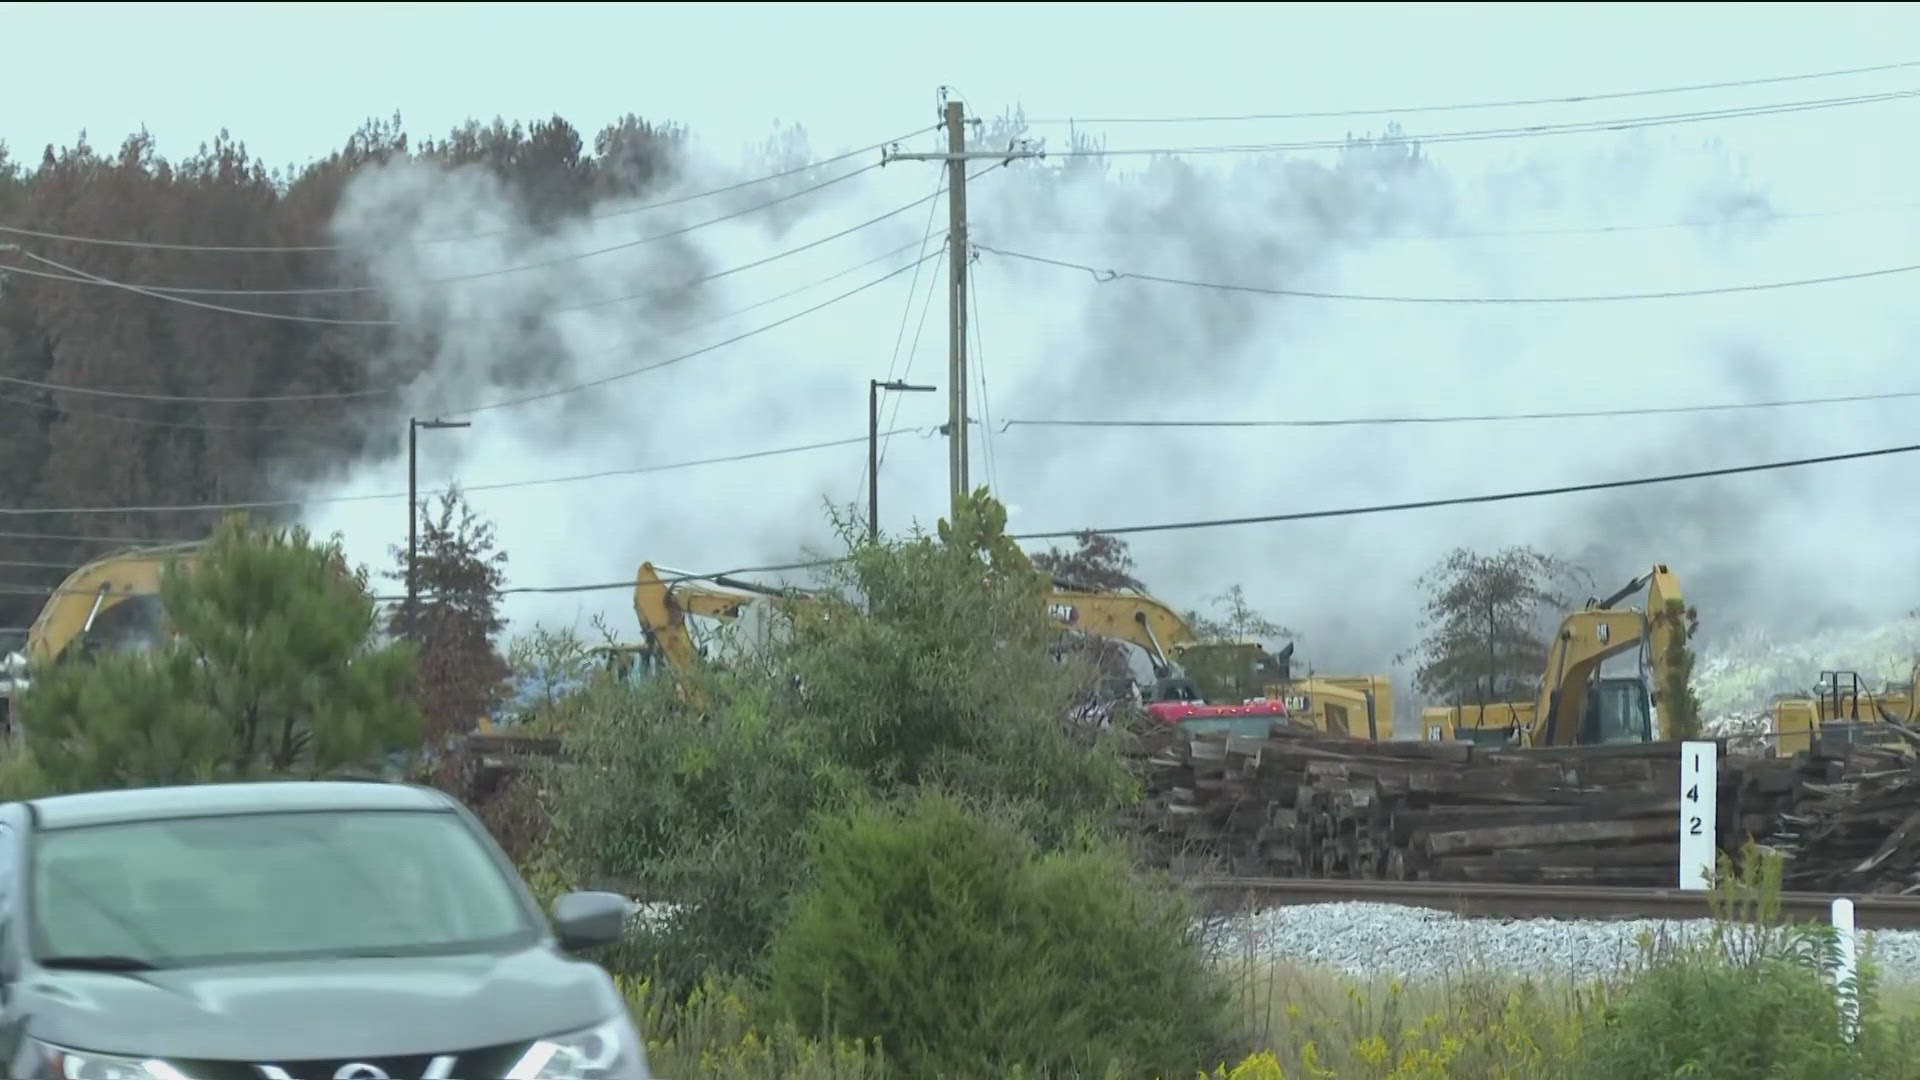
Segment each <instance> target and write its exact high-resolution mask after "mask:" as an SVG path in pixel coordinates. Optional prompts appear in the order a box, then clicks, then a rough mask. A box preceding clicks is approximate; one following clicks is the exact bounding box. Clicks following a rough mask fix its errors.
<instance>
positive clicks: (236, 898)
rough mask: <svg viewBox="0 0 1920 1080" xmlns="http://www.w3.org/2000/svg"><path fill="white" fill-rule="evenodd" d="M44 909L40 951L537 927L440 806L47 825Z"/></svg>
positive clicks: (56, 953) (446, 945) (456, 934)
mask: <svg viewBox="0 0 1920 1080" xmlns="http://www.w3.org/2000/svg"><path fill="white" fill-rule="evenodd" d="M32 919H33V938H34V949H35V952H36V953H37V954H38V955H39V958H40V959H41V960H42V962H50V961H55V960H58V959H63V958H64V959H67V960H69V961H76V962H82V963H84V962H88V961H89V960H90V961H92V962H93V963H95V964H98V963H100V962H101V960H102V958H107V959H109V960H112V961H114V962H116V963H118V964H119V965H121V966H139V965H143V964H152V965H153V966H155V967H176V966H182V965H188V964H209V963H234V962H257V961H268V960H283V959H296V958H301V957H315V956H345V955H354V956H392V955H409V956H410V955H423V954H430V953H452V952H467V951H484V950H487V949H491V948H498V947H505V946H508V945H512V944H515V943H517V942H520V941H522V940H531V939H532V937H533V936H534V935H535V934H536V933H537V929H536V926H535V924H534V922H533V921H532V919H531V918H530V917H529V915H528V912H527V910H526V908H525V907H524V906H523V904H522V903H521V900H520V897H519V895H518V893H517V892H516V891H515V888H514V886H513V885H512V883H511V882H510V880H509V879H508V878H507V876H506V875H505V874H504V873H503V872H502V871H501V868H500V866H499V864H498V863H497V862H496V861H495V860H494V858H493V856H492V854H491V853H490V852H489V851H488V850H487V849H486V848H485V847H484V846H483V845H482V843H481V842H480V841H479V839H478V838H477V837H476V836H474V835H473V833H472V832H470V831H469V830H468V828H467V826H466V825H465V824H464V823H463V822H462V821H461V820H460V819H459V818H457V817H456V816H454V815H452V814H448V813H443V812H432V811H391V810H389V811H337V812H304V813H261V814H241V815H229V816H218V817H201V818H181V819H173V820H163V821H141V822H128V823H125V824H114V825H93V826H86V827H82V828H73V829H61V830H51V831H48V832H43V833H41V834H40V835H39V837H38V839H37V843H36V845H35V851H34V859H33V912H32ZM128 961H132V962H133V964H132V965H129V964H128Z"/></svg>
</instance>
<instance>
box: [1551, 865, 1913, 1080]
mask: <svg viewBox="0 0 1920 1080" xmlns="http://www.w3.org/2000/svg"><path fill="white" fill-rule="evenodd" d="M1719 862H1720V868H1719V875H1718V878H1717V881H1716V884H1715V887H1714V894H1713V903H1714V909H1715V911H1714V914H1715V918H1714V920H1713V923H1712V925H1711V927H1710V930H1711V932H1710V933H1709V934H1706V935H1703V936H1701V937H1699V938H1695V939H1692V940H1688V941H1684V942H1681V943H1679V944H1670V945H1666V946H1664V947H1655V946H1654V945H1652V944H1651V943H1650V944H1649V945H1648V946H1647V947H1646V948H1645V952H1644V961H1643V964H1642V967H1641V969H1640V970H1639V971H1637V972H1635V973H1634V974H1633V975H1632V976H1631V977H1630V978H1629V980H1628V981H1627V982H1626V983H1625V985H1624V986H1623V987H1621V988H1620V989H1619V991H1618V992H1617V994H1616V995H1615V997H1614V999H1613V1001H1612V1002H1611V1003H1610V1005H1609V1007H1608V1008H1607V1009H1606V1010H1605V1011H1604V1013H1603V1016H1602V1018H1601V1021H1600V1023H1598V1024H1597V1025H1596V1026H1595V1027H1594V1029H1593V1030H1592V1031H1591V1032H1590V1034H1589V1038H1588V1039H1587V1041H1586V1045H1585V1050H1586V1055H1587V1058H1588V1060H1589V1062H1590V1063H1591V1067H1592V1069H1593V1070H1594V1073H1593V1075H1596V1076H1604V1077H1609V1078H1614V1077H1617V1078H1620V1080H1634V1078H1638V1077H1646V1078H1648V1080H1652V1078H1655V1077H1661V1078H1664V1077H1670V1076H1675V1075H1682V1076H1689V1077H1700V1078H1702V1080H1715V1078H1719V1077H1726V1078H1729V1080H1731V1078H1734V1077H1740V1078H1747V1077H1768V1078H1772V1077H1777V1078H1780V1080H1787V1078H1789V1077H1792V1078H1798V1077H1803V1076H1804V1077H1821V1078H1823V1080H1825V1078H1832V1080H1841V1078H1852V1077H1858V1078H1861V1080H1867V1078H1873V1080H1883V1078H1886V1080H1891V1078H1896V1077H1912V1076H1920V1055H1916V1054H1915V1052H1914V1051H1916V1050H1920V1041H1916V1039H1915V1035H1914V1033H1913V1032H1911V1031H1907V1030H1902V1029H1901V1028H1900V1027H1899V1026H1897V1025H1895V1024H1893V1023H1892V1022H1891V1021H1889V1020H1888V1019H1887V1018H1886V1017H1885V1016H1883V1015H1882V1014H1881V1012H1880V1008H1879V1000H1878V993H1877V986H1876V980H1875V976H1874V970H1873V965H1872V962H1871V956H1870V955H1869V956H1866V957H1863V958H1862V960H1861V963H1860V965H1859V968H1858V970H1859V978H1858V979H1857V981H1856V982H1855V983H1854V984H1853V985H1851V986H1847V987H1838V988H1837V987H1836V986H1835V985H1834V983H1833V981H1832V979H1831V977H1830V976H1829V974H1828V973H1829V972H1830V971H1831V970H1832V967H1833V964H1834V961H1835V960H1836V959H1837V957H1836V954H1835V951H1836V948H1837V941H1838V939H1837V938H1836V937H1835V935H1834V932H1833V928H1832V927H1831V926H1827V925H1824V924H1820V923H1804V924H1799V925H1790V924H1787V923H1785V922H1784V921H1783V920H1782V919H1781V916H1780V911H1781V909H1780V898H1779V893H1780V874H1781V866H1782V863H1781V859H1780V857H1779V856H1778V855H1777V854H1775V853H1772V852H1768V851H1766V850H1764V849H1762V848H1759V847H1758V846H1756V845H1753V844H1748V845H1747V847H1746V849H1745V851H1743V852H1742V855H1741V858H1740V860H1739V863H1738V864H1737V866H1736V864H1735V863H1734V862H1732V861H1731V860H1729V859H1727V858H1726V857H1725V856H1721V858H1720V860H1719ZM1837 989H1838V990H1842V991H1850V992H1851V995H1852V996H1853V998H1854V1000H1856V1001H1857V1002H1858V1021H1857V1025H1856V1027H1857V1035H1856V1036H1855V1037H1854V1038H1851V1039H1849V1038H1848V1037H1847V1036H1846V1034H1845V1033H1844V1031H1843V1026H1842V1015H1841V1008H1840V1002H1839V996H1840V995H1839V994H1837V993H1836V990H1837Z"/></svg>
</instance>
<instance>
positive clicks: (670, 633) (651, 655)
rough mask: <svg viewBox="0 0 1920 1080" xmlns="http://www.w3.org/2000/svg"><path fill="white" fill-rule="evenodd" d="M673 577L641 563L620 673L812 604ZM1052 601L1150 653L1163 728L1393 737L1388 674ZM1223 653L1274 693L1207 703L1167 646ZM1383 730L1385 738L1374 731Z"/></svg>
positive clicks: (1105, 604) (1152, 605) (1093, 604)
mask: <svg viewBox="0 0 1920 1080" xmlns="http://www.w3.org/2000/svg"><path fill="white" fill-rule="evenodd" d="M667 573H668V575H669V576H672V577H676V580H672V581H668V580H667V579H664V578H662V577H661V574H660V568H658V567H656V566H655V565H654V564H653V563H651V562H644V563H642V564H641V565H640V571H639V574H638V575H637V577H636V580H635V583H634V595H633V606H634V613H635V614H636V615H637V616H638V617H639V621H640V627H641V631H642V633H643V635H644V638H645V643H644V644H642V645H640V646H610V647H607V648H606V649H603V650H602V653H603V656H604V657H605V659H606V661H607V662H608V663H609V664H610V665H612V666H614V667H615V670H617V671H627V672H630V671H633V670H635V669H636V668H638V669H639V670H643V671H646V672H649V673H652V672H659V671H663V670H683V669H685V668H686V667H688V666H689V665H691V664H692V663H694V662H695V660H696V658H697V657H698V656H699V652H698V649H697V648H696V646H695V644H694V642H693V638H692V635H691V634H690V632H689V630H688V626H687V621H686V620H687V616H689V615H696V616H703V617H707V618H714V619H721V620H727V621H731V620H733V619H735V618H738V617H739V615H740V613H741V611H742V610H743V609H744V608H745V607H746V606H747V605H749V604H752V603H754V602H756V601H760V600H765V599H770V598H779V597H788V598H798V599H801V600H804V599H806V597H807V596H808V594H807V593H806V592H804V591H799V590H781V589H772V588H768V587H767V586H764V585H760V584H757V583H755V582H750V581H742V580H738V579H733V578H724V577H722V578H709V579H703V580H700V581H695V580H691V579H679V578H678V576H677V572H675V571H667ZM1046 603H1047V613H1048V615H1049V616H1050V617H1052V619H1053V620H1054V621H1055V622H1056V623H1058V624H1059V625H1060V626H1061V627H1062V628H1063V629H1067V630H1073V631H1077V632H1079V633H1084V634H1091V635H1094V636H1098V637H1102V638H1107V639H1111V640H1118V641H1125V642H1129V643H1132V644H1134V645H1137V646H1139V647H1140V648H1142V649H1144V650H1145V651H1146V653H1147V655H1148V658H1149V660H1150V662H1151V665H1152V667H1153V671H1154V679H1153V681H1152V682H1151V683H1150V684H1148V685H1146V686H1143V687H1141V688H1140V690H1139V699H1140V704H1141V707H1142V708H1143V709H1145V711H1146V712H1147V713H1148V715H1150V716H1152V717H1154V718H1155V719H1157V720H1159V721H1160V722H1162V723H1167V724H1179V725H1181V726H1182V727H1185V728H1187V729H1189V730H1216V729H1221V728H1226V729H1229V730H1247V731H1254V730H1255V729H1257V733H1259V734H1264V733H1265V732H1266V730H1267V725H1268V724H1270V723H1272V722H1273V721H1274V720H1276V719H1283V718H1287V717H1289V716H1290V715H1291V716H1292V717H1293V718H1294V719H1295V721H1296V722H1303V723H1312V724H1313V725H1314V726H1315V727H1318V728H1321V729H1322V730H1333V731H1338V732H1340V733H1343V734H1354V735H1360V736H1362V737H1366V738H1381V737H1390V735H1391V731H1392V719H1391V717H1392V713H1391V705H1392V702H1391V696H1390V695H1391V691H1390V690H1389V689H1388V688H1387V687H1386V685H1385V684H1386V679H1385V677H1384V676H1356V677H1353V678H1352V679H1350V680H1346V681H1344V682H1343V681H1338V680H1316V679H1307V680H1293V679H1291V678H1290V675H1289V672H1288V670H1287V666H1286V665H1287V661H1288V659H1289V657H1290V656H1291V653H1292V647H1291V646H1289V647H1288V648H1287V650H1286V651H1285V652H1283V653H1282V654H1281V655H1280V656H1279V657H1278V658H1275V657H1273V656H1271V655H1269V654H1267V653H1266V652H1265V650H1264V649H1262V648H1261V647H1260V646H1258V645H1257V644H1253V645H1230V646H1219V645H1211V644H1203V643H1201V642H1199V641H1198V639H1197V638H1196V637H1195V636H1194V634H1193V632H1192V630H1191V629H1189V628H1188V627H1187V625H1186V623H1185V622H1184V621H1183V620H1182V619H1181V618H1180V617H1179V615H1177V614H1175V613H1174V611H1173V610H1172V609H1171V608H1169V607H1168V606H1167V605H1166V604H1164V603H1162V602H1160V601H1159V600H1157V599H1154V598H1153V597H1151V596H1148V595H1146V594H1145V593H1139V592H1133V591H1131V590H1127V591H1105V590H1085V589H1077V588H1074V587H1073V586H1072V585H1071V584H1069V583H1067V582H1065V581H1060V580H1054V581H1053V582H1052V585H1051V591H1050V592H1049V593H1048V595H1047V601H1046ZM1223 649H1224V650H1233V651H1234V652H1235V653H1236V654H1238V655H1237V657H1236V659H1238V660H1240V661H1242V662H1244V663H1245V664H1246V665H1247V667H1248V668H1249V671H1250V673H1251V676H1252V677H1253V678H1255V679H1256V680H1258V681H1261V682H1262V683H1263V684H1265V685H1270V686H1271V687H1272V689H1273V692H1272V693H1270V694H1263V695H1262V696H1260V697H1257V698H1253V699H1243V698H1228V699H1216V700H1213V701H1209V700H1208V699H1207V698H1206V697H1204V696H1203V695H1202V694H1201V691H1200V687H1199V686H1198V685H1197V684H1196V683H1195V682H1194V680H1193V679H1191V678H1190V677H1188V676H1187V674H1186V672H1185V671H1184V670H1183V669H1182V667H1181V665H1180V663H1179V662H1178V661H1177V660H1175V659H1174V658H1173V657H1172V656H1171V655H1170V654H1169V650H1173V651H1175V652H1179V653H1192V652H1195V651H1196V650H1198V651H1199V652H1200V653H1201V654H1203V655H1204V654H1206V653H1207V651H1208V650H1216V651H1217V650H1223ZM1376 684H1377V685H1376ZM1350 716H1353V717H1359V718H1361V719H1360V721H1359V722H1360V723H1362V724H1364V725H1365V726H1364V727H1363V728H1362V729H1361V730H1358V731H1352V730H1350V728H1349V723H1350V721H1349V719H1348V718H1349V717H1350ZM1381 731H1384V732H1386V735H1385V736H1383V735H1380V734H1376V732H1381Z"/></svg>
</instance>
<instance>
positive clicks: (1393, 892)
mask: <svg viewBox="0 0 1920 1080" xmlns="http://www.w3.org/2000/svg"><path fill="white" fill-rule="evenodd" d="M1182 884H1183V886H1184V887H1185V888H1187V889H1189V890H1192V891H1194V892H1197V893H1201V894H1203V895H1204V896H1206V897H1207V899H1208V900H1209V901H1210V902H1211V906H1215V907H1217V908H1233V907H1239V906H1248V905H1250V906H1253V907H1277V906H1281V905H1288V904H1328V903H1337V902H1339V901H1343V900H1359V901H1367V902H1370V903H1380V904H1400V905H1403V906H1407V907H1428V908H1437V909H1439V910H1442V911H1448V912H1452V913H1454V914H1457V915H1461V916H1465V917H1467V918H1528V919H1543V918H1544V919H1704V918H1708V917H1710V916H1711V915H1712V914H1713V912H1712V909H1711V908H1710V907H1709V906H1708V903H1707V894H1705V893H1700V892H1687V891H1682V890H1680V889H1647V888H1625V887H1603V886H1591V885H1504V884H1491V883H1485V882H1442V881H1370V880H1360V881H1348V880H1335V879H1322V878H1207V879H1189V880H1187V881H1185V882H1183V883H1182ZM1851 899H1852V900H1853V912H1854V922H1855V925H1857V926H1859V927H1860V928H1861V929H1863V930H1915V929H1920V896H1875V895H1862V896H1854V897H1852V898H1851ZM1833 901H1834V896H1833V895H1830V894H1826V893H1805V892H1785V893H1781V894H1780V911H1781V914H1782V915H1783V916H1784V917H1786V918H1788V919H1792V920H1796V921H1799V920H1807V919H1814V920H1819V921H1822V922H1824V921H1826V920H1827V918H1828V917H1829V915H1830V913H1831V911H1832V905H1833Z"/></svg>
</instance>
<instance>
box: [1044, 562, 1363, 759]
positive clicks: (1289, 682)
mask: <svg viewBox="0 0 1920 1080" xmlns="http://www.w3.org/2000/svg"><path fill="white" fill-rule="evenodd" d="M1047 614H1048V615H1049V616H1051V617H1052V618H1053V620H1054V621H1055V622H1056V623H1059V624H1060V625H1061V626H1062V627H1064V628H1066V629H1069V630H1076V631H1079V632H1080V633H1083V634H1093V635H1096V636H1099V637H1104V638H1111V639H1115V640H1119V641H1126V642H1130V643H1132V644H1134V645H1137V646H1139V647H1140V648H1141V649H1143V650H1145V652H1146V654H1147V658H1148V660H1149V661H1150V663H1151V665H1152V668H1153V674H1154V682H1153V683H1152V684H1151V689H1150V690H1147V691H1146V692H1144V693H1143V695H1142V696H1143V698H1144V699H1145V703H1146V704H1147V706H1148V709H1149V712H1155V711H1160V712H1167V713H1168V714H1169V716H1168V717H1163V718H1172V716H1171V714H1172V713H1173V712H1177V711H1180V712H1182V714H1183V715H1184V712H1183V710H1182V707H1180V706H1177V705H1175V704H1174V703H1178V702H1191V703H1196V704H1197V703H1199V702H1207V701H1211V702H1216V703H1219V705H1220V706H1222V707H1231V706H1232V703H1235V702H1238V703H1241V704H1242V705H1245V704H1248V703H1253V702H1270V703H1272V704H1274V705H1277V706H1279V708H1278V709H1275V710H1273V711H1274V712H1276V713H1279V714H1283V715H1286V716H1288V717H1290V718H1292V719H1293V721H1294V722H1296V723H1302V724H1308V725H1311V726H1312V727H1313V728H1315V729H1316V730H1319V731H1326V732H1330V733H1333V734H1339V735H1352V736H1356V737H1359V738H1365V739H1372V740H1376V741H1377V740H1381V739H1391V738H1393V685H1392V682H1391V681H1390V680H1389V678H1388V677H1387V676H1385V675H1350V676H1333V677H1326V676H1315V675H1309V676H1307V677H1306V678H1300V679H1296V678H1294V677H1293V673H1292V670H1291V666H1292V658H1293V645H1292V644H1291V643H1289V644H1288V645H1287V646H1286V647H1285V648H1283V649H1281V650H1280V652H1278V653H1269V652H1268V651H1267V650H1266V648H1265V647H1264V646H1262V645H1261V644H1260V643H1259V642H1255V641H1239V642H1204V641H1201V640H1200V639H1199V638H1198V636H1196V635H1195V634H1194V632H1193V630H1192V628H1191V627H1189V626H1188V625H1187V623H1186V620H1184V619H1182V618H1181V617H1180V616H1179V615H1178V614H1177V613H1175V612H1174V610H1173V609H1172V608H1170V607H1168V606H1167V605H1166V604H1165V603H1164V602H1162V601H1160V600H1158V599H1156V598H1154V597H1153V596H1150V595H1148V594H1147V593H1145V592H1141V591H1138V590H1135V589H1101V590H1092V589H1083V588H1077V587H1075V586H1074V584H1073V583H1071V582H1068V581H1066V580H1064V579H1061V578H1054V579H1053V580H1052V591H1051V592H1050V593H1049V594H1048V596H1047ZM1158 705H1166V706H1168V707H1167V708H1163V709H1158V710H1156V708H1155V706H1158ZM1249 723H1257V721H1250V722H1249ZM1188 726H1189V727H1192V726H1195V725H1193V724H1189V725H1188Z"/></svg>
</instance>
